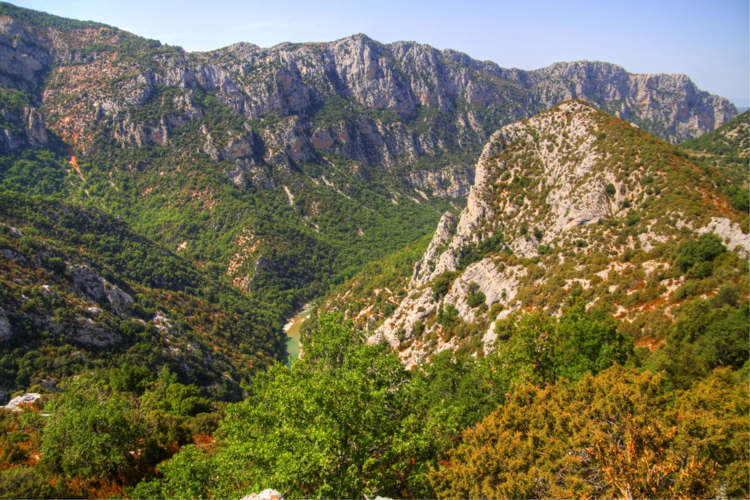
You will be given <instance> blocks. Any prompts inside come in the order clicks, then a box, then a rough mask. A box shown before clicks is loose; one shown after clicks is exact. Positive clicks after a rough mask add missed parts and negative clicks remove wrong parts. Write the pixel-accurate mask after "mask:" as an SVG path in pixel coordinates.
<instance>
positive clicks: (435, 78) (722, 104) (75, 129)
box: [0, 16, 736, 196]
mask: <svg viewBox="0 0 750 500" xmlns="http://www.w3.org/2000/svg"><path fill="white" fill-rule="evenodd" d="M0 21H2V22H0V55H1V56H2V58H1V59H0V72H2V76H0V83H2V84H4V85H6V86H8V87H10V88H16V89H19V90H21V91H23V92H26V93H27V94H28V95H29V96H30V97H31V99H32V101H33V102H32V104H33V105H34V106H36V107H37V108H38V111H37V110H36V109H32V110H30V111H28V112H26V114H25V115H24V117H19V121H23V122H24V123H25V124H27V130H28V132H27V133H25V136H24V137H18V136H16V135H13V134H7V133H6V137H5V139H2V138H0V140H4V141H5V148H6V149H13V147H15V145H17V144H20V143H22V142H25V143H30V144H32V145H33V144H37V145H38V144H43V143H44V142H45V141H46V132H45V130H44V120H45V119H46V122H47V124H48V126H49V127H50V129H52V131H54V133H55V134H57V135H59V136H60V137H62V138H63V139H64V140H66V141H68V142H69V143H71V144H72V145H74V146H78V147H81V148H82V149H84V150H86V149H88V148H90V147H91V146H92V145H93V142H94V139H95V138H96V137H97V136H101V134H105V135H109V136H110V137H112V138H114V139H115V140H116V141H118V142H120V143H121V144H123V145H128V144H133V145H137V146H143V145H164V144H168V143H169V141H170V140H171V137H172V136H173V133H174V131H175V130H176V129H179V128H180V127H184V126H185V125H187V124H190V123H192V122H195V121H196V120H200V119H201V118H202V117H204V116H206V113H210V110H209V108H210V107H211V106H214V104H209V103H208V102H207V101H205V100H204V99H203V97H202V96H203V95H205V94H204V93H209V94H210V95H211V96H212V97H214V98H215V99H216V101H214V102H215V103H216V104H219V105H221V106H225V107H226V108H228V109H229V110H230V112H231V113H232V114H234V115H235V116H237V117H241V118H244V119H247V120H255V123H254V124H253V131H251V132H247V134H246V135H244V136H240V137H238V136H236V135H235V136H232V134H229V135H227V134H222V133H218V132H220V131H217V130H203V132H204V134H206V139H205V144H204V146H203V147H202V150H203V151H204V152H205V153H206V154H207V155H209V156H210V157H211V158H213V159H214V160H216V161H222V160H227V161H230V162H232V163H235V165H236V167H237V169H240V170H242V171H249V170H250V167H251V166H252V165H254V164H255V163H258V162H265V163H267V164H269V165H280V164H285V165H293V164H294V163H296V162H316V163H323V160H322V158H321V157H320V155H321V154H322V155H325V154H336V155H340V156H343V157H346V158H348V159H350V160H354V161H357V162H361V163H362V164H364V165H366V166H367V167H369V168H387V169H394V168H397V167H404V166H409V167H412V172H410V175H407V176H406V178H405V179H404V180H405V182H406V183H407V184H412V185H414V186H422V187H420V189H423V188H424V186H426V185H428V184H429V185H432V186H434V187H435V188H436V189H435V193H436V194H446V195H451V196H455V195H459V196H460V195H463V194H465V192H466V189H465V188H466V184H465V181H467V180H468V181H470V179H468V178H467V177H466V176H464V175H462V174H459V175H458V177H456V176H453V175H439V176H432V178H431V176H430V174H429V173H427V172H428V171H429V170H430V169H424V168H422V167H421V166H420V163H419V160H420V159H421V158H431V159H434V161H432V160H431V161H432V162H433V163H435V162H437V163H439V164H441V165H440V166H446V165H449V164H451V160H450V158H451V157H454V158H455V157H458V158H459V162H458V163H457V164H458V166H459V167H461V168H463V169H465V168H466V167H468V166H470V165H471V164H473V163H474V161H475V160H476V158H477V156H478V155H479V152H480V148H481V145H482V144H484V143H485V142H486V140H487V138H488V137H489V134H490V133H491V132H492V131H494V130H496V129H497V128H498V127H500V126H502V125H505V124H508V123H512V122H514V121H516V120H519V119H522V118H528V117H530V116H533V115H534V114H536V113H538V112H540V111H543V110H544V109H547V108H549V107H551V106H554V105H556V104H558V103H559V102H562V101H565V100H568V99H572V98H581V99H585V100H587V101H589V102H591V103H592V104H594V105H595V106H597V107H600V108H602V109H605V110H607V111H609V112H610V113H613V114H615V115H616V116H618V117H621V118H623V119H626V120H629V121H632V122H634V123H636V124H638V126H640V127H642V128H643V129H644V130H647V131H650V132H652V133H654V134H656V135H659V136H660V137H662V138H664V139H667V140H669V141H672V142H679V141H682V140H685V139H688V138H691V137H696V136H698V135H701V134H703V133H705V132H708V131H711V130H713V129H714V128H716V127H718V126H720V125H721V124H723V123H725V122H726V121H728V120H729V119H730V118H732V117H733V116H734V115H735V114H736V109H735V108H734V106H733V105H732V104H731V103H730V102H729V101H728V100H726V99H724V98H721V97H718V96H715V95H711V94H708V93H707V92H703V91H701V90H699V89H698V88H697V87H696V86H695V85H694V84H693V83H692V82H691V81H690V79H689V78H688V77H687V76H685V75H665V74H659V75H633V74H630V73H627V72H626V71H625V69H623V68H621V67H619V66H615V65H613V64H609V63H604V62H589V61H578V62H573V63H557V64H553V65H551V66H549V67H546V68H541V69H538V70H534V71H523V70H518V69H503V68H501V67H499V66H498V65H496V64H494V63H492V62H487V61H477V60H474V59H471V58H470V57H469V56H467V55H466V54H462V53H459V52H456V51H453V50H443V51H440V50H437V49H435V48H433V47H430V46H428V45H422V44H418V43H415V42H395V43H392V44H381V43H378V42H376V41H375V40H372V39H370V38H368V37H367V36H366V35H362V34H358V35H354V36H351V37H348V38H344V39H341V40H337V41H334V42H328V43H305V44H288V43H287V44H279V45H276V46H274V47H271V48H260V47H257V46H255V45H252V44H248V43H238V44H235V45H232V46H230V47H226V48H223V49H219V50H215V51H212V52H206V53H186V52H184V51H183V50H181V49H179V48H175V47H162V46H160V45H159V44H158V43H152V42H151V41H147V40H143V39H140V38H138V37H135V36H133V35H131V34H129V33H127V32H124V31H121V30H117V29H114V28H109V27H106V26H103V25H95V24H91V25H85V24H82V27H81V29H77V30H69V31H64V32H62V31H61V30H59V29H55V28H52V27H48V26H44V27H42V26H32V25H29V24H26V23H23V22H19V21H18V20H14V19H12V18H10V17H7V16H3V17H2V19H1V20H0ZM84 26H88V28H85V27H84ZM133 47H136V48H135V49H133ZM131 52H134V54H131ZM123 53H127V54H128V57H126V58H125V59H124V60H123V59H122V58H121V57H119V56H120V55H122V54H123ZM136 54H137V57H135V58H134V59H132V60H131V56H132V55H136ZM124 61H130V62H127V63H125V62H124ZM113 82H114V83H113ZM197 94H200V97H199V96H198V95H197ZM144 109H148V110H149V111H147V112H144V111H143V110H144ZM40 113H41V114H40ZM245 125H247V122H246V123H245ZM234 132H241V130H235V131H234ZM245 132H246V131H242V133H245ZM219 136H221V137H219ZM452 163H454V164H456V162H455V161H453V162H452ZM227 172H228V175H230V176H231V177H232V179H233V181H234V182H235V183H236V184H238V185H241V184H243V183H244V181H243V180H242V179H240V178H239V176H238V175H237V171H236V170H228V171H227ZM448 180H450V181H451V182H450V184H448V183H447V181H448ZM260 182H261V183H264V184H265V185H266V186H268V183H267V182H265V181H262V180H261V181H260ZM443 184H445V185H443ZM439 186H442V187H440V189H437V188H438V187H439ZM449 186H453V187H449Z"/></svg>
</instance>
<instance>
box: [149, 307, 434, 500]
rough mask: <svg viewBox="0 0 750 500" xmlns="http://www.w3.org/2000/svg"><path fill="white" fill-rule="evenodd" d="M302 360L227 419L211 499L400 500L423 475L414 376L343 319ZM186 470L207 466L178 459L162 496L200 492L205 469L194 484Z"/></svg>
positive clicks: (278, 370) (280, 370) (325, 326)
mask: <svg viewBox="0 0 750 500" xmlns="http://www.w3.org/2000/svg"><path fill="white" fill-rule="evenodd" d="M304 352H305V355H304V357H302V358H301V359H299V360H297V361H295V363H293V365H292V366H291V367H288V366H286V365H281V364H278V365H275V366H273V367H271V369H269V370H268V371H267V372H265V373H262V374H259V375H258V376H256V377H255V378H254V379H253V384H252V386H251V387H249V394H248V397H247V399H246V400H245V401H243V402H242V403H238V404H236V405H233V406H231V407H230V408H229V409H228V413H227V417H226V418H225V419H224V420H223V422H222V424H221V426H220V428H219V430H218V434H219V435H220V436H222V441H221V446H220V450H219V451H218V452H217V453H216V455H215V456H214V457H212V458H211V466H210V467H211V468H212V469H211V470H212V471H213V473H212V477H214V478H215V480H214V481H213V483H211V482H209V490H210V491H209V492H210V494H211V495H212V496H221V497H231V496H237V495H238V494H239V495H240V496H241V495H242V494H245V493H247V492H252V491H260V490H261V489H265V488H268V487H271V488H275V489H277V490H278V491H281V492H282V493H283V494H284V495H285V496H288V497H311V496H315V497H329V498H331V497H333V498H363V497H365V496H366V497H374V496H376V495H379V494H380V495H390V496H396V495H399V496H401V495H402V492H403V491H405V490H407V489H408V487H409V484H408V480H407V479H406V478H408V477H409V475H410V470H411V469H412V468H414V467H419V466H420V464H417V463H415V462H413V461H412V460H411V459H412V457H414V456H415V445H414V443H413V441H411V436H414V435H422V434H421V433H420V432H419V428H420V426H421V425H422V424H423V422H422V421H421V420H420V419H417V418H415V417H414V416H413V415H410V413H409V406H408V399H407V396H408V395H409V390H408V389H409V374H408V372H406V370H405V369H404V367H403V365H402V364H401V362H400V361H399V360H398V358H397V357H396V356H395V355H394V354H392V353H388V352H387V351H386V348H385V347H384V346H371V345H366V344H364V343H362V342H361V341H359V340H358V338H357V337H356V336H355V334H354V333H353V331H352V330H351V328H349V327H348V326H345V325H343V324H342V322H341V318H340V317H322V318H321V320H320V329H319V330H317V331H315V332H313V333H311V334H310V337H309V339H307V341H306V343H305V344H304ZM186 453H191V454H195V453H197V451H196V450H194V449H190V451H186ZM191 456H192V455H191ZM187 462H190V463H202V462H200V461H199V460H198V459H189V460H187V461H186V460H185V459H183V455H182V453H180V454H179V455H177V456H176V457H175V458H174V459H173V461H172V462H170V463H174V464H175V465H174V466H167V465H165V466H164V467H163V468H162V470H163V471H164V472H165V474H166V481H165V485H164V486H163V489H162V491H165V492H182V491H193V490H190V488H195V486H194V485H197V484H200V483H201V481H203V480H202V479H201V478H202V477H203V476H201V474H203V473H204V472H205V470H206V469H205V468H201V467H198V470H197V471H196V473H195V474H186V473H185V470H184V468H181V467H179V466H178V465H177V464H180V463H182V464H185V463H187ZM191 485H193V486H191Z"/></svg>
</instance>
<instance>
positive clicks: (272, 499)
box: [242, 488, 284, 500]
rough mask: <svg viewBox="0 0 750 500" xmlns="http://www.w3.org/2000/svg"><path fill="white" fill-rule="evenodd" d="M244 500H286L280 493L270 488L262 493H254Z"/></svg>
mask: <svg viewBox="0 0 750 500" xmlns="http://www.w3.org/2000/svg"><path fill="white" fill-rule="evenodd" d="M242 500H284V496H283V495H282V494H281V493H279V492H278V491H276V490H273V489H270V488H269V489H266V490H263V491H261V492H260V493H252V494H250V495H247V496H244V497H242Z"/></svg>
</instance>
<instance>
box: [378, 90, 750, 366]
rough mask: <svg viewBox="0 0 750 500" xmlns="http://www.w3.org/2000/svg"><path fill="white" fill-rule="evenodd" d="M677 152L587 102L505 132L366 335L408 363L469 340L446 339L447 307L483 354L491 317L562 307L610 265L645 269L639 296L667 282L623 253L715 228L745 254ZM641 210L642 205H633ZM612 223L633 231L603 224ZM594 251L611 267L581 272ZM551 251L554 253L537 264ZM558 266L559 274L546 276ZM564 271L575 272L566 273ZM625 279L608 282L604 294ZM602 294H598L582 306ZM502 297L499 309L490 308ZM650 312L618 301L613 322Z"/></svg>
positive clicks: (746, 246)
mask: <svg viewBox="0 0 750 500" xmlns="http://www.w3.org/2000/svg"><path fill="white" fill-rule="evenodd" d="M608 136H609V137H610V138H609V139H607V137H608ZM607 141H610V142H607ZM628 148H631V149H628ZM624 150H626V151H627V153H623V152H622V151H624ZM675 151H676V150H675V149H674V148H671V147H670V146H668V145H666V144H664V143H662V142H661V141H657V140H656V139H654V138H650V139H649V136H648V135H647V134H644V133H642V132H641V131H639V130H638V129H637V128H636V127H634V126H632V125H630V124H627V123H625V122H621V121H619V120H616V119H614V118H612V117H609V116H607V115H604V114H603V113H600V112H598V111H596V110H595V109H593V108H592V107H591V106H589V105H587V104H585V103H583V102H581V101H570V102H566V103H563V104H561V105H559V106H557V107H555V108H553V109H551V110H549V111H546V112H544V113H541V114H539V115H537V116H534V117H532V118H531V119H529V120H523V121H520V122H517V123H513V124H511V125H507V126H505V127H503V128H502V129H500V130H499V131H497V132H496V133H494V134H493V135H492V136H491V138H490V140H489V142H488V144H487V145H486V146H485V148H484V151H483V153H482V156H481V158H480V160H479V162H478V163H477V167H476V178H475V184H474V186H473V187H472V188H471V192H470V193H469V197H468V200H467V206H466V208H465V209H464V211H463V212H462V213H461V215H460V218H458V220H457V219H456V217H455V216H453V215H451V214H450V213H447V214H445V215H444V216H443V218H442V219H441V220H440V223H439V224H438V228H437V231H436V232H435V235H434V236H433V238H432V241H431V242H430V245H429V246H428V248H427V250H426V252H425V253H424V254H423V256H422V257H421V259H420V260H419V261H418V262H417V263H416V264H415V266H414V274H413V276H412V279H411V282H410V285H409V287H408V288H407V290H406V291H407V295H406V298H405V299H403V300H401V301H400V304H399V306H398V307H397V308H396V310H395V312H394V313H393V314H392V315H391V316H390V317H388V318H387V319H385V321H384V322H383V323H382V325H381V326H380V327H378V328H377V329H376V330H375V332H374V333H372V335H371V336H370V338H369V342H371V343H378V342H387V343H389V344H390V345H391V346H393V347H394V348H398V349H399V351H400V355H401V357H402V359H403V360H404V362H405V363H406V364H407V365H409V366H412V365H414V364H416V363H419V362H421V361H422V360H424V359H425V358H426V356H428V355H429V354H430V353H435V352H439V351H441V350H444V349H456V348H458V347H460V346H461V345H466V342H468V341H471V339H468V340H467V339H456V338H455V337H453V338H451V337H450V336H447V337H446V336H444V335H443V333H445V329H444V328H443V326H442V325H443V323H442V322H443V321H444V320H440V319H439V318H440V317H441V315H442V316H443V317H445V315H446V314H448V315H452V317H455V318H457V320H459V321H461V322H463V323H466V324H468V325H478V326H479V328H481V329H484V330H483V331H484V333H483V336H482V341H483V343H484V345H485V350H487V349H492V347H491V346H492V343H493V342H495V340H496V338H497V335H496V333H495V331H494V325H495V321H496V320H498V319H502V318H505V317H507V316H508V315H509V314H510V313H512V312H514V311H518V310H520V309H521V308H527V307H529V306H528V305H527V304H535V305H536V307H544V308H549V312H550V313H551V314H559V312H560V309H559V303H560V302H559V301H560V300H563V299H564V298H565V297H566V295H567V294H568V293H570V291H571V290H572V289H573V288H574V287H580V288H578V290H579V292H578V293H581V292H582V291H583V290H586V289H588V288H590V287H591V286H592V283H594V282H596V283H601V282H602V281H604V280H606V279H609V273H610V272H612V273H613V275H616V273H623V275H628V273H632V274H633V275H634V276H640V277H639V278H638V279H633V280H630V281H628V285H627V288H626V290H627V294H628V295H630V294H633V293H636V292H639V290H640V289H641V288H643V287H644V285H645V280H646V279H647V278H648V277H649V276H654V278H653V279H654V282H656V283H659V282H660V280H663V279H664V278H663V277H662V278H660V277H659V276H663V273H664V270H665V269H669V268H670V263H669V262H668V260H658V258H657V260H649V261H645V262H639V263H638V264H633V263H632V262H630V260H629V257H627V256H628V255H635V253H636V252H637V251H640V252H647V251H649V250H650V249H652V248H654V247H655V246H656V245H659V244H660V243H665V242H667V241H669V240H670V239H674V240H676V241H678V242H679V241H681V240H683V239H684V238H686V237H688V236H686V235H691V236H689V237H696V236H697V235H698V234H700V233H706V232H711V233H714V234H717V235H718V236H720V237H721V238H722V240H723V241H724V243H725V245H726V247H727V248H728V249H729V250H733V251H736V252H738V253H739V254H740V255H745V256H746V255H748V252H749V251H750V238H748V235H747V234H744V233H743V232H742V230H741V229H740V224H739V223H737V221H738V220H740V215H739V214H738V213H736V214H735V215H734V216H733V217H734V219H730V218H727V217H728V216H730V215H729V214H731V213H732V212H731V210H730V209H729V208H728V203H727V200H726V198H725V197H724V196H723V195H721V194H720V193H718V192H716V191H715V186H714V184H713V183H712V181H711V180H710V179H709V178H708V177H704V178H699V177H698V176H693V177H678V175H677V174H675V173H674V172H680V171H684V172H695V171H697V170H699V169H697V167H695V166H694V165H692V164H690V163H689V162H688V160H682V161H683V162H685V163H684V164H683V165H680V166H676V165H678V164H677V163H676V162H677V161H678V159H679V158H681V157H680V156H679V155H678V154H677V153H676V152H675ZM683 158H684V157H683ZM710 190H714V191H710ZM636 205H639V207H640V210H638V211H636V210H634V209H633V208H632V207H634V206H636ZM697 206H700V207H702V208H701V209H700V210H697V209H696V208H697ZM654 207H656V208H654ZM699 214H700V215H699ZM718 214H726V215H727V216H719V215H718ZM617 226H620V227H625V228H626V229H625V230H624V231H622V232H620V231H618V232H612V231H610V230H609V229H608V228H609V227H617ZM630 227H632V228H634V229H627V228H630ZM480 249H484V250H481V251H480ZM554 249H559V250H560V251H559V252H558V253H556V254H555V253H554ZM572 249H585V250H580V251H578V252H577V251H575V250H572ZM472 252H474V253H472ZM511 252H512V254H513V255H512V256H510V255H507V254H508V253H511ZM593 253H597V255H599V256H600V257H599V263H598V264H597V266H598V267H594V268H593V269H599V270H601V269H604V270H603V271H600V272H599V274H598V275H597V276H594V275H593V274H588V275H586V271H584V270H585V269H591V267H590V261H587V260H586V259H587V257H586V256H587V255H591V254H593ZM503 254H505V255H504V257H508V258H504V257H503ZM472 255H474V256H475V257H471V256H472ZM544 255H549V257H547V258H545V259H544V260H542V259H541V256H544ZM657 255H658V254H657ZM467 256H469V257H471V258H467ZM620 256H623V257H622V259H623V260H622V261H620ZM642 259H645V256H644V257H642ZM605 263H608V266H605ZM553 268H554V269H557V273H559V274H557V275H555V274H554V273H550V274H549V275H548V274H547V271H548V270H550V269H553ZM565 268H567V269H570V270H573V271H572V272H569V274H567V275H566V274H565V272H566V271H562V270H561V269H565ZM578 269H580V270H581V271H580V273H582V274H581V275H580V276H579V275H578V274H576V272H578V271H576V270H578ZM639 273H640V274H639ZM564 276H576V277H575V278H572V279H565V278H563V277H564ZM584 276H585V277H584ZM437 278H441V279H443V280H445V279H449V280H450V285H449V286H448V288H447V291H446V292H444V293H443V292H440V293H436V292H435V290H440V289H441V287H438V288H434V287H433V284H435V283H437V282H436V279H437ZM680 279H681V280H683V281H684V278H680ZM553 283H554V284H553ZM680 283H681V281H677V282H673V280H672V279H669V280H665V282H664V283H659V286H658V291H656V290H654V291H652V292H651V294H650V295H649V294H644V297H645V299H644V300H646V299H647V300H646V302H649V301H653V300H654V299H657V302H656V303H658V304H666V303H667V298H668V296H669V294H670V293H672V292H673V291H674V290H675V289H676V288H677V287H678V286H679V285H680ZM618 286H620V285H613V286H610V285H602V287H603V288H602V290H603V292H600V293H612V292H613V291H615V290H616V289H617V288H618ZM540 290H544V291H540ZM551 295H556V296H557V297H558V298H557V299H555V300H556V301H557V304H558V305H557V306H554V307H550V305H547V304H550V303H554V302H555V301H554V300H552V299H551V298H550V296H551ZM534 297H535V298H534ZM470 299H471V300H470ZM599 299H601V296H598V297H596V296H594V297H593V299H592V300H591V302H589V303H588V304H587V306H588V307H591V306H593V304H594V303H595V302H596V301H597V300H599ZM628 303H629V304H634V303H637V302H636V301H632V300H631V301H630V302H628ZM675 303H676V302H674V301H673V302H672V303H671V305H668V306H665V307H674V304H675ZM495 304H497V305H498V306H500V307H499V308H494V309H493V307H492V306H493V305H495ZM653 307H655V306H654V303H650V304H649V303H646V304H644V305H638V306H630V309H626V308H624V307H621V306H618V308H619V309H618V311H619V312H618V314H619V316H618V317H620V318H624V319H630V318H634V317H636V316H637V315H638V314H640V313H642V312H647V311H651V308H653ZM448 311H450V312H448ZM493 311H494V312H493ZM665 314H668V312H667V313H665ZM436 317H437V321H436Z"/></svg>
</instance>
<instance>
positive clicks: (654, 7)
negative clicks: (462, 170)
mask: <svg viewBox="0 0 750 500" xmlns="http://www.w3.org/2000/svg"><path fill="white" fill-rule="evenodd" d="M11 3H14V4H16V5H19V6H22V7H28V8H32V9H36V10H42V11H45V12H49V13H52V14H57V15H61V16H64V17H71V18H75V19H85V20H93V21H99V22H103V23H106V24H110V25H113V26H117V27H118V28H122V29H125V30H128V31H131V32H133V33H135V34H137V35H141V36H145V37H148V38H156V39H158V40H161V41H162V42H163V43H167V44H170V45H180V46H182V47H184V48H185V49H187V50H191V51H194V50H211V49H216V48H220V47H224V46H226V45H231V44H233V43H236V42H240V41H246V42H251V43H255V44H257V45H260V46H262V47H269V46H272V45H275V44H277V43H280V42H284V41H289V42H308V41H316V42H319V41H330V40H336V39H339V38H344V37H346V36H349V35H352V34H354V33H366V34H367V35H369V36H370V37H371V38H374V39H375V40H378V41H380V42H385V43H388V42H393V41H396V40H414V41H417V42H421V43H427V44H430V45H432V46H434V47H437V48H439V49H445V48H452V49H456V50H460V51H462V52H466V53H467V54H469V55H470V56H471V57H473V58H475V59H488V60H491V61H495V62H496V63H498V64H499V65H500V66H502V67H506V68H510V67H516V68H521V69H536V68H540V67H543V66H547V65H549V64H551V63H554V62H558V61H577V60H583V59H587V60H598V61H607V62H611V63H615V64H618V65H620V66H623V67H624V68H625V69H626V70H627V71H629V72H631V73H685V74H687V75H688V76H690V78H691V79H692V80H693V81H694V82H695V83H696V84H697V85H698V86H699V87H700V88H701V89H703V90H707V91H709V92H712V93H715V94H719V95H722V96H724V97H728V98H730V99H732V100H733V101H735V102H736V103H738V104H740V105H743V106H747V105H748V104H747V101H748V98H749V97H750V96H749V94H750V76H749V74H750V49H749V47H750V35H749V33H748V26H749V25H750V21H749V20H748V16H749V15H750V13H749V8H748V0H710V1H708V0H679V1H677V0H650V1H645V0H629V1H612V0H596V1H589V0H580V1H562V0H495V1H492V0H451V1H448V0H431V1H423V0H413V1H412V0H369V1H359V0H320V1H317V0H275V1H273V0H272V1H257V0H244V1H240V0H213V1H206V0H179V1H177V0H126V1H125V0H116V1H115V0H16V1H14V2H11Z"/></svg>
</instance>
